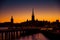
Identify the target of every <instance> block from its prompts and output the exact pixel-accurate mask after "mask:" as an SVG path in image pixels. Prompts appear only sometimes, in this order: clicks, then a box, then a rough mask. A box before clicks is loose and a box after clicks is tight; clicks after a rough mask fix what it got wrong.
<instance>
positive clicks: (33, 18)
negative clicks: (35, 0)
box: [32, 8, 35, 21]
mask: <svg viewBox="0 0 60 40" xmlns="http://www.w3.org/2000/svg"><path fill="white" fill-rule="evenodd" d="M32 21H35V16H34V8H33V9H32Z"/></svg>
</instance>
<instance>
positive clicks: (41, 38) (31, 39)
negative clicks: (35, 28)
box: [19, 33, 48, 40]
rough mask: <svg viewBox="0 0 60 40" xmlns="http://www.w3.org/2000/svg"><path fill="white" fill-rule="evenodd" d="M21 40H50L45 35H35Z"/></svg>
mask: <svg viewBox="0 0 60 40" xmlns="http://www.w3.org/2000/svg"><path fill="white" fill-rule="evenodd" d="M19 40H48V38H46V37H45V36H44V35H43V34H41V33H38V34H33V35H30V36H25V37H21V38H20V39H19Z"/></svg>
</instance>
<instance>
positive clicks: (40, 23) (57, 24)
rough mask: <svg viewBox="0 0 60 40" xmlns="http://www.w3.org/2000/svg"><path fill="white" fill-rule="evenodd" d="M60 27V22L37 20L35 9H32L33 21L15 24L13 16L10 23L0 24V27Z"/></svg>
mask: <svg viewBox="0 0 60 40" xmlns="http://www.w3.org/2000/svg"><path fill="white" fill-rule="evenodd" d="M29 26H30V27H58V28H60V22H59V20H56V21H55V22H52V23H51V22H50V21H44V20H43V21H40V20H38V19H37V20H35V15H34V8H33V9H32V15H31V20H28V19H27V20H26V21H24V22H21V23H14V18H13V16H11V18H10V22H4V23H0V27H29Z"/></svg>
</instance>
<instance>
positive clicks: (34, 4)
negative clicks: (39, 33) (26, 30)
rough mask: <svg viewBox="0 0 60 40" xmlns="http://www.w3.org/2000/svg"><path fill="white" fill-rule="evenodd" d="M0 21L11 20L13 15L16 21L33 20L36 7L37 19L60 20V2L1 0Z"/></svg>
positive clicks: (55, 0)
mask: <svg viewBox="0 0 60 40" xmlns="http://www.w3.org/2000/svg"><path fill="white" fill-rule="evenodd" d="M0 8H1V9H0V23H2V22H10V18H11V16H13V18H14V23H21V22H24V21H26V20H27V19H28V20H31V16H32V8H34V14H35V20H36V19H38V20H39V21H40V20H41V21H43V20H45V21H46V20H47V21H50V22H53V21H56V20H59V21H60V11H59V10H60V9H59V8H60V4H59V1H58V0H5V1H1V7H0Z"/></svg>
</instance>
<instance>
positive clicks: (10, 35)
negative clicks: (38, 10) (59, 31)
mask: <svg viewBox="0 0 60 40" xmlns="http://www.w3.org/2000/svg"><path fill="white" fill-rule="evenodd" d="M51 32H52V31H51ZM51 32H50V31H47V30H44V31H42V30H40V29H38V28H29V29H27V28H23V29H22V28H16V29H6V30H0V34H1V40H16V39H19V38H20V37H24V36H28V35H32V34H36V33H42V34H45V35H47V33H48V34H49V35H50V34H52V33H51Z"/></svg>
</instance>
